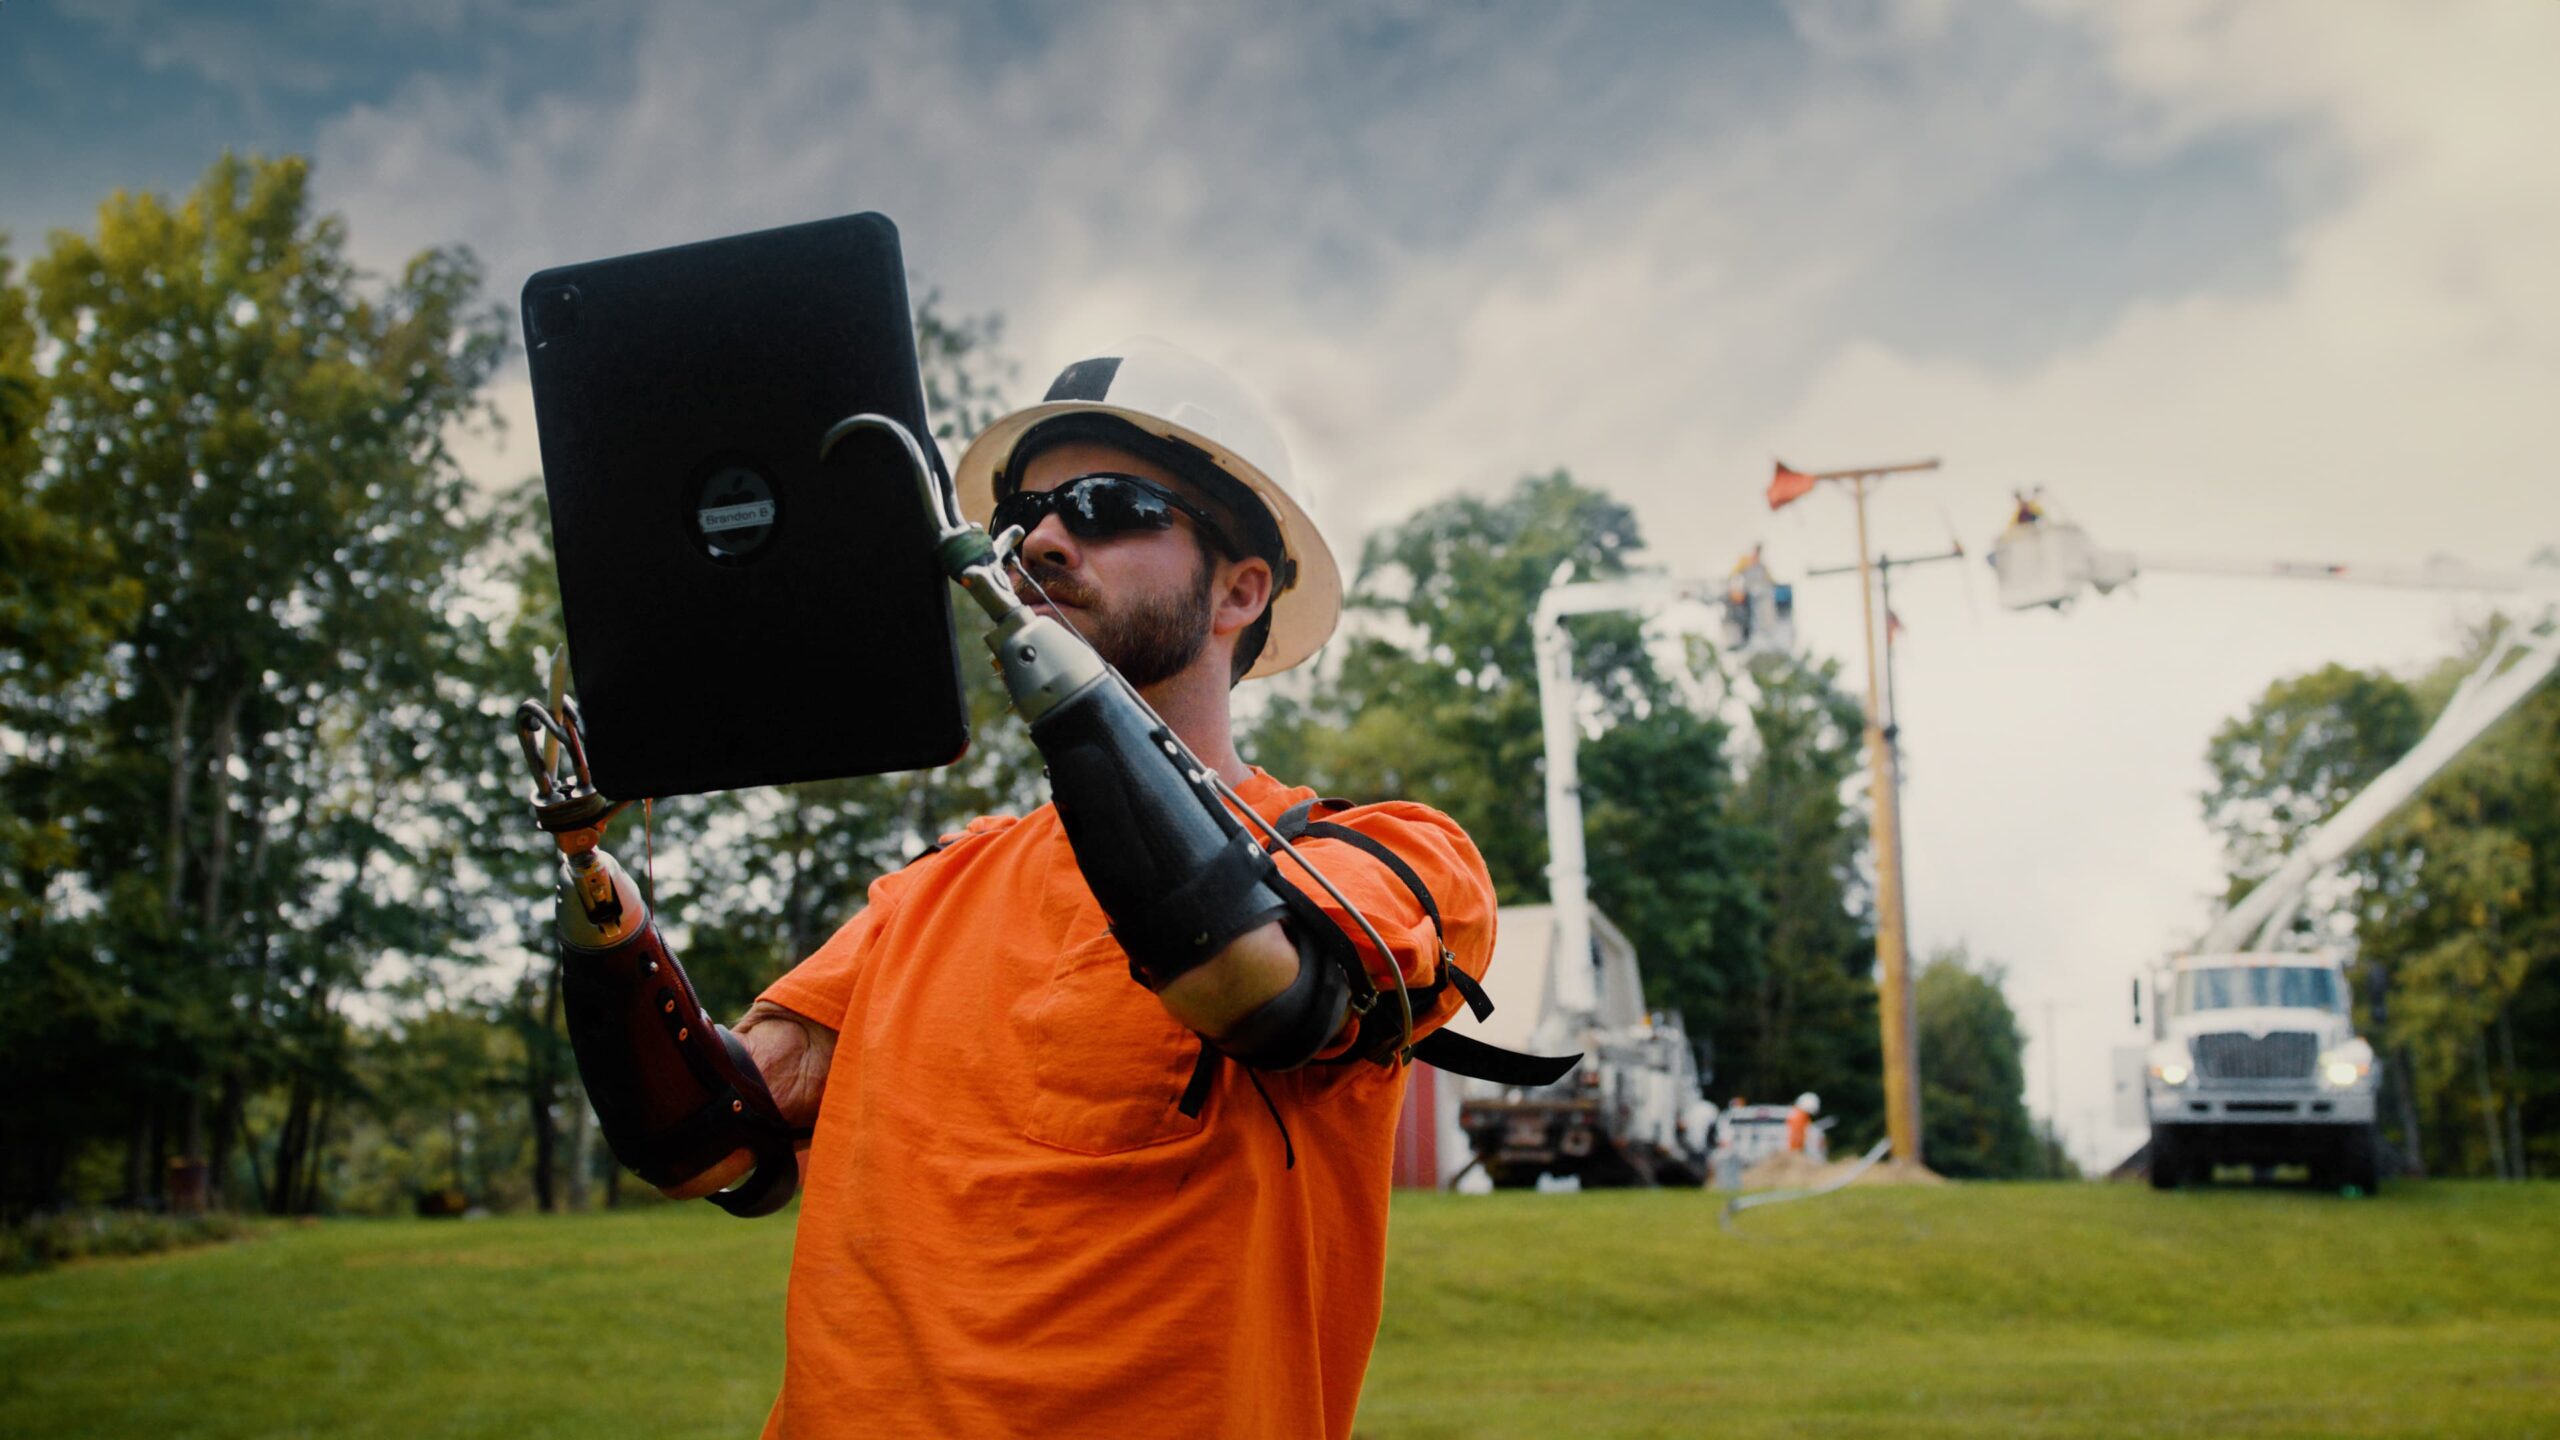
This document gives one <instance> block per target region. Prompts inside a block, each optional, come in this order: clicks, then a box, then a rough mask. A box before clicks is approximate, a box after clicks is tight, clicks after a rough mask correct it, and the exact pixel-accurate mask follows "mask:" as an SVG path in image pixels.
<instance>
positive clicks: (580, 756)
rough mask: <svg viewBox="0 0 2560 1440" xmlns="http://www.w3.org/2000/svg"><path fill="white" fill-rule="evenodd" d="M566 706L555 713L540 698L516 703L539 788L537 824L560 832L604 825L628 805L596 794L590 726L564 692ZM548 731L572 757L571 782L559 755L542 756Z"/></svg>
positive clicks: (519, 732)
mask: <svg viewBox="0 0 2560 1440" xmlns="http://www.w3.org/2000/svg"><path fill="white" fill-rule="evenodd" d="M560 710H561V713H560V714H559V715H554V714H552V713H551V709H550V707H549V706H546V705H544V704H543V703H542V702H541V701H539V700H527V701H525V702H524V703H523V704H521V705H518V706H517V707H516V721H515V724H516V748H518V749H519V750H522V751H523V752H524V765H525V769H526V770H527V771H529V772H531V773H532V775H533V782H534V786H535V794H534V797H533V818H534V822H535V823H536V824H538V825H540V826H541V827H542V828H543V829H545V830H550V831H554V832H559V831H567V830H579V829H586V828H590V827H596V826H601V825H603V824H604V823H605V822H607V821H609V820H611V819H612V818H613V817H614V816H615V815H616V814H617V813H619V812H620V811H621V810H622V808H623V807H622V805H621V804H617V803H615V802H613V801H610V800H607V799H606V798H604V797H603V796H602V795H599V794H597V793H596V781H595V776H594V774H593V773H592V772H590V771H589V770H588V769H587V741H586V733H585V732H586V724H585V722H584V721H583V719H582V718H581V717H580V716H579V714H578V702H577V701H576V700H574V699H571V698H570V697H568V696H565V695H564V696H562V697H561V699H560ZM545 733H548V734H549V735H550V736H551V737H552V738H553V739H555V740H557V741H559V742H560V749H561V752H562V753H564V754H566V755H567V756H568V757H569V776H570V778H569V782H568V783H567V784H565V785H564V784H562V783H561V780H560V766H559V761H558V760H557V758H554V759H551V760H545V759H544V758H543V756H542V750H541V746H540V742H539V737H540V736H541V735H543V734H545ZM624 803H628V802H624Z"/></svg>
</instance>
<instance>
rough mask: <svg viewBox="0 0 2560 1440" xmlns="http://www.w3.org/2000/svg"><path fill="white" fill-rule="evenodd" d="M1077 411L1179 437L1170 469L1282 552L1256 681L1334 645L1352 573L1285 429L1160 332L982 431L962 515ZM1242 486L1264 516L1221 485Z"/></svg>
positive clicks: (1080, 370)
mask: <svg viewBox="0 0 2560 1440" xmlns="http://www.w3.org/2000/svg"><path fill="white" fill-rule="evenodd" d="M1078 415H1091V416H1107V417H1109V418H1111V419H1114V420H1119V421H1124V422H1126V423H1127V424H1129V425H1132V426H1135V427H1136V428H1137V429H1138V430H1140V431H1142V432H1143V433H1145V434H1147V435H1150V436H1153V437H1155V438H1156V439H1157V440H1160V441H1165V442H1169V450H1170V452H1171V455H1170V458H1171V459H1172V460H1173V461H1175V462H1176V463H1175V464H1174V465H1173V467H1172V468H1174V469H1175V471H1176V473H1178V474H1181V475H1183V477H1184V478H1186V479H1194V480H1196V481H1197V482H1198V483H1200V485H1201V488H1202V489H1204V490H1207V491H1209V492H1210V494H1211V497H1212V498H1213V499H1216V500H1218V501H1219V502H1220V503H1222V504H1224V505H1226V507H1227V508H1228V509H1229V510H1231V511H1234V512H1236V515H1237V518H1238V520H1239V521H1241V522H1242V523H1243V524H1244V525H1246V526H1247V529H1248V533H1247V536H1246V537H1245V538H1246V540H1247V543H1248V547H1249V548H1255V549H1260V550H1264V551H1266V552H1267V551H1269V550H1271V549H1274V548H1276V549H1277V551H1278V552H1279V553H1278V554H1277V555H1271V554H1266V556H1265V558H1268V559H1270V560H1271V561H1272V568H1273V570H1274V572H1275V573H1274V575H1273V579H1274V581H1275V582H1276V583H1275V589H1274V591H1273V596H1272V602H1271V634H1270V638H1269V639H1268V640H1267V641H1266V642H1265V643H1264V645H1263V647H1262V654H1261V655H1260V656H1258V657H1256V659H1255V660H1254V662H1253V668H1252V669H1251V670H1249V671H1247V672H1246V675H1247V678H1251V677H1253V676H1259V675H1277V674H1279V673H1280V672H1281V671H1283V670H1286V669H1288V668H1289V667H1291V666H1293V665H1296V664H1298V663H1299V662H1300V661H1303V660H1305V659H1306V658H1307V657H1308V656H1310V655H1313V654H1315V653H1316V651H1317V650H1318V649H1319V648H1321V647H1322V646H1323V645H1324V642H1325V641H1326V640H1327V639H1328V638H1330V637H1331V636H1332V634H1333V627H1334V624H1335V622H1337V621H1338V620H1340V619H1341V618H1342V571H1341V569H1340V567H1338V566H1337V565H1335V564H1334V559H1333V551H1332V549H1331V548H1330V547H1328V546H1327V545H1326V544H1325V543H1324V535H1323V534H1322V533H1321V532H1320V531H1318V530H1317V529H1316V525H1315V521H1314V520H1313V519H1311V518H1309V517H1308V514H1307V509H1306V496H1305V493H1304V491H1302V490H1301V489H1300V487H1299V485H1298V480H1297V476H1296V473H1295V472H1294V471H1293V470H1291V468H1290V466H1289V450H1288V447H1287V446H1286V445H1285V444H1283V443H1282V442H1281V439H1280V431H1279V428H1278V427H1277V426H1275V425H1274V424H1273V423H1272V422H1271V417H1270V415H1269V413H1268V412H1266V411H1265V410H1264V409H1263V406H1262V403H1261V402H1260V401H1259V400H1257V399H1255V398H1254V396H1253V394H1252V392H1250V391H1248V390H1246V389H1245V388H1244V387H1243V386H1242V385H1239V384H1237V383H1236V382H1235V380H1234V379H1233V378H1232V377H1230V376H1228V375H1227V374H1226V373H1225V372H1224V371H1222V370H1220V369H1218V368H1217V367H1216V366H1214V365H1211V364H1210V363H1209V362H1207V361H1205V360H1202V359H1201V358H1199V357H1198V356H1196V355H1193V354H1190V353H1189V352H1187V351H1183V350H1178V349H1175V348H1174V347H1173V346H1171V345H1168V344H1166V343H1164V342H1163V341H1161V340H1147V339H1140V340H1132V341H1130V342H1129V343H1127V344H1126V345H1123V346H1121V347H1119V348H1118V349H1116V350H1113V351H1111V352H1110V353H1108V354H1104V355H1097V356H1094V357H1092V358H1089V359H1084V360H1079V361H1077V362H1075V363H1074V364H1072V365H1069V366H1068V367H1067V368H1066V369H1064V370H1062V371H1060V372H1058V378H1057V379H1056V380H1054V381H1052V382H1050V385H1049V393H1048V394H1047V395H1045V396H1042V397H1041V401H1040V403H1039V404H1037V405H1033V406H1030V407H1029V408H1027V409H1022V410H1016V411H1014V412H1013V413H1012V414H1010V415H1007V416H1005V417H1004V418H1002V419H1000V420H998V421H996V422H995V423H994V424H992V425H989V426H988V427H987V428H986V429H984V430H982V431H980V432H979V433H978V438H976V439H975V440H972V441H970V442H969V448H968V449H967V450H965V451H963V452H961V455H960V466H959V469H958V471H957V472H956V474H955V475H954V477H953V478H954V480H955V482H956V484H957V485H958V488H959V492H960V509H961V513H963V514H965V515H967V516H968V517H969V518H970V519H971V520H974V521H976V522H978V523H979V524H982V525H983V524H985V523H986V521H987V517H988V516H989V515H991V514H992V513H994V511H995V506H996V500H997V498H998V496H999V492H1010V491H1011V490H1012V489H1013V487H1014V486H1015V485H1016V484H1018V483H1019V482H1020V479H1021V476H1020V475H1019V474H1018V473H1010V472H1014V470H1015V467H1014V464H1013V458H1014V451H1015V449H1016V448H1017V447H1018V446H1019V445H1020V444H1021V443H1022V440H1023V437H1025V436H1026V435H1029V434H1030V433H1031V432H1032V430H1034V429H1035V428H1037V427H1039V426H1041V425H1043V424H1044V423H1046V422H1050V421H1055V420H1059V419H1062V418H1064V417H1068V416H1078ZM1204 461H1205V462H1206V463H1205V464H1204V463H1202V462H1204ZM1236 486H1241V487H1242V488H1243V489H1244V490H1245V491H1247V492H1249V494H1250V496H1251V497H1252V500H1253V501H1258V502H1259V507H1260V511H1261V513H1260V514H1259V515H1257V514H1253V513H1249V512H1250V511H1251V509H1252V507H1251V506H1250V505H1249V504H1248V503H1247V501H1246V500H1245V499H1244V497H1241V496H1235V495H1232V494H1221V493H1219V492H1221V491H1224V490H1230V489H1232V488H1233V487H1236ZM1266 520H1267V521H1268V522H1269V523H1268V526H1267V527H1266V526H1265V524H1264V522H1265V521H1266Z"/></svg>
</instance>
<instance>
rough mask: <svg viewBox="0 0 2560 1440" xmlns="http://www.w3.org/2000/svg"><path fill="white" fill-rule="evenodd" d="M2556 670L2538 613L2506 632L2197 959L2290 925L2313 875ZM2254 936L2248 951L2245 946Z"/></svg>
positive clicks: (2226, 920)
mask: <svg viewBox="0 0 2560 1440" xmlns="http://www.w3.org/2000/svg"><path fill="white" fill-rule="evenodd" d="M2554 669H2560V623H2555V619H2554V616H2553V614H2552V612H2550V611H2546V612H2545V613H2544V614H2543V616H2542V617H2541V619H2540V621H2539V622H2538V623H2535V624H2518V625H2514V626H2510V627H2509V628H2508V629H2507V631H2506V633H2505V634H2504V635H2502V636H2500V637H2499V640H2498V643H2497V644H2496V645H2495V646H2493V647H2491V649H2490V652H2489V656H2488V658H2487V659H2485V660H2483V661H2482V662H2481V663H2480V664H2479V666H2478V667H2477V668H2475V669H2474V670H2473V671H2472V672H2471V673H2470V674H2469V675H2468V676H2465V677H2464V678H2463V681H2462V684H2461V685H2460V686H2459V687H2457V688H2456V689H2455V690H2454V692H2453V699H2452V700H2451V701H2449V702H2448V703H2447V704H2446V705H2445V708H2444V713H2443V714H2442V715H2440V716H2438V717H2436V723H2435V724H2434V726H2433V727H2431V728H2430V729H2429V730H2428V731H2427V733H2426V735H2425V736H2424V737H2423V738H2421V739H2420V740H2419V741H2418V743H2417V744H2416V745H2415V746H2413V747H2411V748H2410V751H2409V753H2408V754H2406V755H2403V756H2401V757H2400V759H2399V761H2398V762H2397V763H2395V764H2394V765H2392V767H2391V768H2390V769H2388V770H2385V771H2383V772H2382V774H2380V775H2379V776H2377V777H2375V779H2374V782H2373V783H2372V784H2371V785H2368V786H2366V787H2365V788H2364V789H2363V791H2361V792H2360V793H2358V794H2357V796H2356V797H2355V798H2354V799H2353V800H2350V801H2348V802H2347V803H2346V804H2345V805H2343V806H2341V807H2340V808H2339V810H2338V813H2337V814H2335V815H2332V816H2330V817H2329V819H2328V820H2327V821H2326V822H2325V823H2323V824H2322V825H2321V826H2320V828H2319V829H2317V830H2314V831H2312V832H2311V834H2310V836H2309V837H2308V838H2306V839H2305V840H2304V841H2303V842H2302V843H2301V844H2300V845H2297V846H2295V847H2294V850H2293V853H2292V854H2290V855H2288V856H2286V857H2285V860H2284V863H2283V864H2282V865H2280V866H2278V867H2277V868H2276V871H2275V873H2274V874H2272V875H2269V876H2268V877H2267V878H2266V879H2265V880H2264V881H2262V882H2260V883H2259V885H2258V887H2257V888H2256V889H2254V890H2252V891H2250V892H2249V893H2248V894H2247V895H2245V896H2243V897H2241V900H2240V903H2239V904H2237V905H2234V906H2232V907H2231V909H2230V910H2228V911H2227V912H2225V913H2224V914H2223V916H2222V918H2221V919H2219V920H2217V921H2215V922H2214V923H2213V927H2212V928H2211V929H2209V930H2207V931H2206V932H2205V934H2204V938H2203V939H2201V940H2199V941H2197V942H2196V951H2197V953H2199V954H2221V953H2227V952H2230V951H2235V950H2239V949H2242V948H2243V947H2244V946H2248V947H2249V948H2265V947H2266V946H2267V945H2268V943H2269V942H2271V941H2272V940H2273V939H2274V937H2275V934H2276V933H2277V932H2279V931H2281V930H2282V929H2283V927H2284V926H2285V925H2287V924H2288V923H2290V922H2291V920H2292V918H2293V912H2294V910H2295V908H2296V907H2297V906H2298V905H2299V904H2300V903H2301V899H2302V894H2303V891H2304V890H2305V889H2306V888H2307V887H2308V886H2309V885H2310V883H2311V881H2312V879H2313V877H2315V876H2317V875H2318V874H2319V873H2320V872H2321V871H2322V870H2324V869H2326V868H2328V867H2329V866H2330V865H2333V864H2335V863H2337V861H2339V860H2340V859H2342V858H2344V857H2345V856H2346V855H2347V854H2348V853H2349V852H2351V851H2353V850H2354V849H2355V848H2356V847H2357V846H2358V845H2360V844H2362V843H2364V841H2365V839H2366V838H2367V837H2368V836H2370V835H2372V834H2373V832H2374V831H2375V830H2376V829H2378V828H2379V827H2380V826H2381V824H2382V822H2383V821H2385V820H2388V819H2390V818H2391V815H2392V813H2393V812H2394V811H2396V810H2398V809H2399V808H2400V807H2401V806H2402V805H2403V804H2405V803H2407V802H2408V800H2409V799H2410V798H2411V797H2412V796H2414V795H2416V794H2417V793H2418V792H2419V791H2420V790H2422V789H2424V788H2425V787H2426V783H2427V782H2428V781H2429V780H2431V779H2433V778H2435V775H2436V772H2438V771H2440V770H2442V769H2444V767H2445V766H2447V765H2449V764H2451V763H2452V762H2453V759H2454V757H2455V756H2457V755H2460V754H2461V753H2462V752H2463V751H2464V750H2465V749H2467V748H2469V747H2470V745H2471V742H2473V741H2474V740H2477V739H2479V738H2480V736H2481V735H2482V734H2484V733H2485V732H2486V731H2487V730H2488V729H2489V727H2490V726H2492V725H2495V724H2496V723H2497V722H2498V718H2499V717H2500V716H2502V715H2504V714H2506V713H2507V712H2508V711H2509V710H2511V709H2514V708H2515V706H2516V704H2517V702H2519V701H2521V700H2523V699H2524V697H2526V696H2527V695H2530V694H2532V693H2533V691H2534V689H2535V687H2537V686H2539V685H2540V684H2541V683H2542V682H2543V681H2544V680H2545V679H2547V678H2549V677H2550V675H2551V672H2552V671H2553V670H2554ZM2253 938H2254V940H2255V942H2256V943H2255V945H2250V942H2251V941H2252V939H2253Z"/></svg>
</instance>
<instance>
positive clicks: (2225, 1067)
mask: <svg viewBox="0 0 2560 1440" xmlns="http://www.w3.org/2000/svg"><path fill="white" fill-rule="evenodd" d="M2195 1050H2196V1073H2197V1074H2198V1075H2201V1076H2203V1077H2204V1078H2205V1079H2207V1080H2308V1079H2310V1078H2311V1076H2312V1072H2313V1071H2314V1070H2316V1069H2317V1068H2318V1067H2319V1063H2320V1043H2319V1041H2318V1040H2317V1039H2316V1038H2315V1037H2313V1036H2311V1035H2308V1034H2305V1033H2303V1032H2301V1031H2298V1030H2282V1031H2278V1032H2276V1033H2275V1034H2272V1035H2243V1034H2240V1033H2239V1032H2237V1031H2231V1032H2226V1033H2223V1034H2218V1035H2199V1036H2197V1037H2196V1040H2195Z"/></svg>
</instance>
